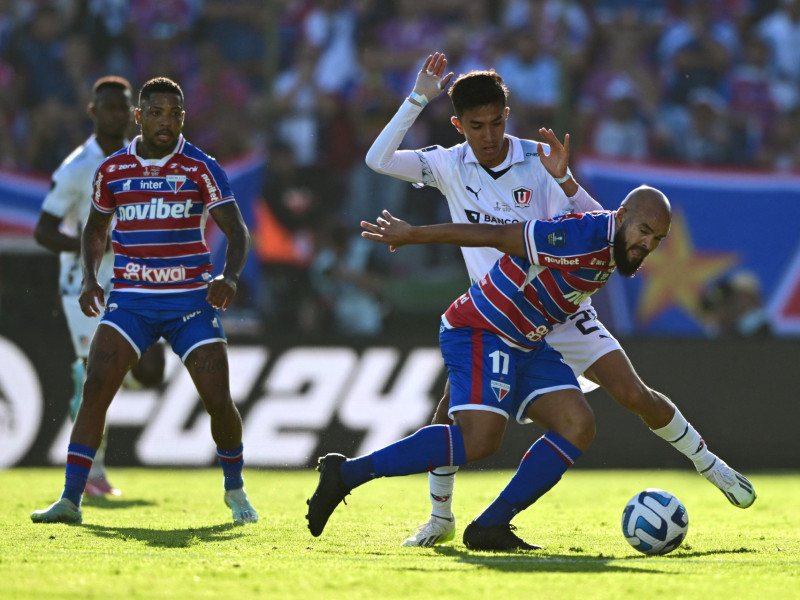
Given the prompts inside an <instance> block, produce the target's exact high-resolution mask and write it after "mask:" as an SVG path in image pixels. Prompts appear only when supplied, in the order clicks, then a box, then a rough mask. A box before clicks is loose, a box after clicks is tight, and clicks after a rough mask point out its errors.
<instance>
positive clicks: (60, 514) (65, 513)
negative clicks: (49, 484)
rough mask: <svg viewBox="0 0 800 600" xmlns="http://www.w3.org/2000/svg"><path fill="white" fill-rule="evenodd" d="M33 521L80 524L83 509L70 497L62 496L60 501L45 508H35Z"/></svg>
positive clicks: (32, 516) (32, 514)
mask: <svg viewBox="0 0 800 600" xmlns="http://www.w3.org/2000/svg"><path fill="white" fill-rule="evenodd" d="M31 521H33V522H34V523H68V524H70V525H80V524H81V522H82V521H83V515H81V509H80V508H78V507H77V506H75V504H74V503H73V502H72V500H70V499H69V498H61V499H60V500H59V501H58V502H53V504H51V505H50V506H48V507H47V508H45V509H44V510H35V511H33V512H32V513H31Z"/></svg>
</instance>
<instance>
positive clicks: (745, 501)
mask: <svg viewBox="0 0 800 600" xmlns="http://www.w3.org/2000/svg"><path fill="white" fill-rule="evenodd" d="M700 474H701V475H702V476H703V477H705V478H706V479H708V480H709V481H710V482H711V483H713V484H714V485H715V486H717V487H718V488H719V489H720V490H721V491H722V493H723V494H725V497H726V498H727V499H728V502H730V503H731V504H733V505H734V506H738V507H739V508H747V507H748V506H750V505H751V504H753V502H755V501H756V491H755V489H754V488H753V484H752V483H750V481H749V480H748V479H747V477H745V476H744V475H741V474H739V473H737V472H736V471H734V470H733V469H731V468H730V467H729V466H728V465H727V464H726V463H725V461H724V460H722V459H721V458H716V459H715V460H714V462H713V463H712V464H711V466H710V467H708V468H707V469H706V470H705V471H701V472H700Z"/></svg>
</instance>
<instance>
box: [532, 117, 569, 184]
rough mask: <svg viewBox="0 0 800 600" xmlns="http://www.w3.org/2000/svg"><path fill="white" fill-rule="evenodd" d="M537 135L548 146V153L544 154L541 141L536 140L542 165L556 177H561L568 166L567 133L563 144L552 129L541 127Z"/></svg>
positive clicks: (565, 172)
mask: <svg viewBox="0 0 800 600" xmlns="http://www.w3.org/2000/svg"><path fill="white" fill-rule="evenodd" d="M539 135H541V136H542V139H543V140H544V141H545V142H547V144H548V145H549V146H550V154H547V155H545V153H544V146H542V143H541V142H538V143H537V144H536V151H537V152H538V153H539V160H541V161H542V166H543V167H544V168H545V169H547V172H548V173H550V175H552V176H553V177H555V178H556V179H558V178H560V177H563V176H564V175H566V174H567V167H568V166H569V134H566V135H565V136H564V143H563V144H562V143H561V142H560V141H559V140H558V138H557V137H556V134H555V133H553V130H552V129H545V128H544V127H542V128H541V129H540V130H539Z"/></svg>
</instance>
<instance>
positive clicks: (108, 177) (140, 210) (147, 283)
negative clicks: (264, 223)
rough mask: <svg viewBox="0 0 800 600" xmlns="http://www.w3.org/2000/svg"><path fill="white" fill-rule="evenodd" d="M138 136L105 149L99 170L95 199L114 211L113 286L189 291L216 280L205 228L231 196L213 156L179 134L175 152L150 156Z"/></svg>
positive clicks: (103, 208)
mask: <svg viewBox="0 0 800 600" xmlns="http://www.w3.org/2000/svg"><path fill="white" fill-rule="evenodd" d="M140 139H141V137H137V138H136V139H134V140H133V141H132V142H131V143H130V144H129V145H128V146H127V147H125V148H123V149H122V150H120V151H119V152H117V153H116V154H113V155H111V156H110V157H108V158H107V159H106V160H105V161H104V162H103V163H102V164H101V165H100V167H99V168H98V169H97V172H96V173H95V177H94V193H93V195H92V203H93V205H94V207H95V208H96V209H97V210H99V211H100V212H103V213H106V214H111V213H114V216H115V218H114V224H113V226H112V231H111V242H112V246H113V249H114V277H113V279H112V282H113V284H114V290H116V291H131V292H155V293H161V292H170V293H174V292H184V291H191V290H197V289H200V288H204V287H206V286H207V285H208V282H209V281H210V280H211V253H210V251H209V247H208V244H207V243H206V240H205V235H204V228H205V222H206V218H207V215H208V211H209V210H211V209H213V208H215V207H217V206H220V205H221V204H225V203H226V202H234V201H235V199H234V196H233V192H232V190H231V187H230V184H229V183H228V177H227V175H226V174H225V171H223V170H222V167H220V165H219V164H218V163H217V161H216V160H214V159H213V158H211V157H210V156H208V155H207V154H205V153H204V152H202V151H201V150H199V149H198V148H196V147H195V146H193V145H192V144H190V143H188V142H187V141H186V140H185V139H184V138H183V136H180V138H179V140H178V144H177V146H176V147H175V151H174V153H173V154H170V155H169V156H166V157H164V158H162V159H157V160H148V159H143V158H141V157H139V156H138V155H137V154H136V144H137V142H138V141H139V140H140Z"/></svg>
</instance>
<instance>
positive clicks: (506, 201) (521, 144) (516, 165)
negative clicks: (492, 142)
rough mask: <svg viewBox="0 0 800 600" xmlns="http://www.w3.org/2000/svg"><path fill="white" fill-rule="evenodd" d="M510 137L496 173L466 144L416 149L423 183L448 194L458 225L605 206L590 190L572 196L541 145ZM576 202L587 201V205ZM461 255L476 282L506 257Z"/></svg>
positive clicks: (486, 251)
mask: <svg viewBox="0 0 800 600" xmlns="http://www.w3.org/2000/svg"><path fill="white" fill-rule="evenodd" d="M506 139H507V140H508V143H509V144H508V156H507V157H506V160H505V161H504V163H503V164H501V165H499V166H498V167H496V168H494V169H487V168H485V167H483V166H482V165H481V164H480V163H479V162H478V160H477V159H476V158H475V154H474V153H473V152H472V148H470V147H469V145H468V144H467V143H466V142H464V143H463V144H459V145H458V146H453V147H452V148H442V147H441V146H430V147H428V148H424V149H423V150H418V151H417V156H419V159H420V161H421V162H422V181H421V183H422V184H424V185H430V186H432V187H435V188H437V189H438V190H439V191H440V192H442V194H444V196H445V198H447V204H448V206H449V208H450V218H451V219H452V221H453V223H490V224H501V223H517V222H521V221H530V220H533V219H540V220H541V219H550V218H553V217H559V216H562V215H565V214H567V213H571V212H588V211H589V210H597V209H601V208H602V207H601V206H600V205H599V204H598V203H596V202H595V201H594V200H592V198H591V197H590V196H589V195H588V194H586V193H585V192H584V193H583V194H576V195H575V196H573V197H572V198H568V197H567V196H566V195H565V194H564V192H563V190H562V189H561V186H559V185H558V184H557V183H556V181H555V179H553V177H552V176H551V175H550V174H549V173H548V172H547V171H546V170H545V168H544V167H543V166H542V163H541V161H540V160H539V154H538V152H537V150H536V142H532V141H530V140H521V139H519V138H515V137H512V136H506ZM545 151H547V146H546V145H545ZM576 201H583V202H582V203H581V204H582V206H577V204H576ZM461 252H462V253H463V255H464V261H465V262H466V264H467V271H469V276H470V279H471V281H472V283H474V282H475V281H477V280H478V279H480V278H481V277H482V276H484V275H485V274H486V273H488V272H489V269H491V268H492V266H493V265H494V263H495V262H496V261H497V260H498V259H499V258H500V257H501V256H502V254H503V253H502V252H500V251H499V250H497V249H495V248H461Z"/></svg>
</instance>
